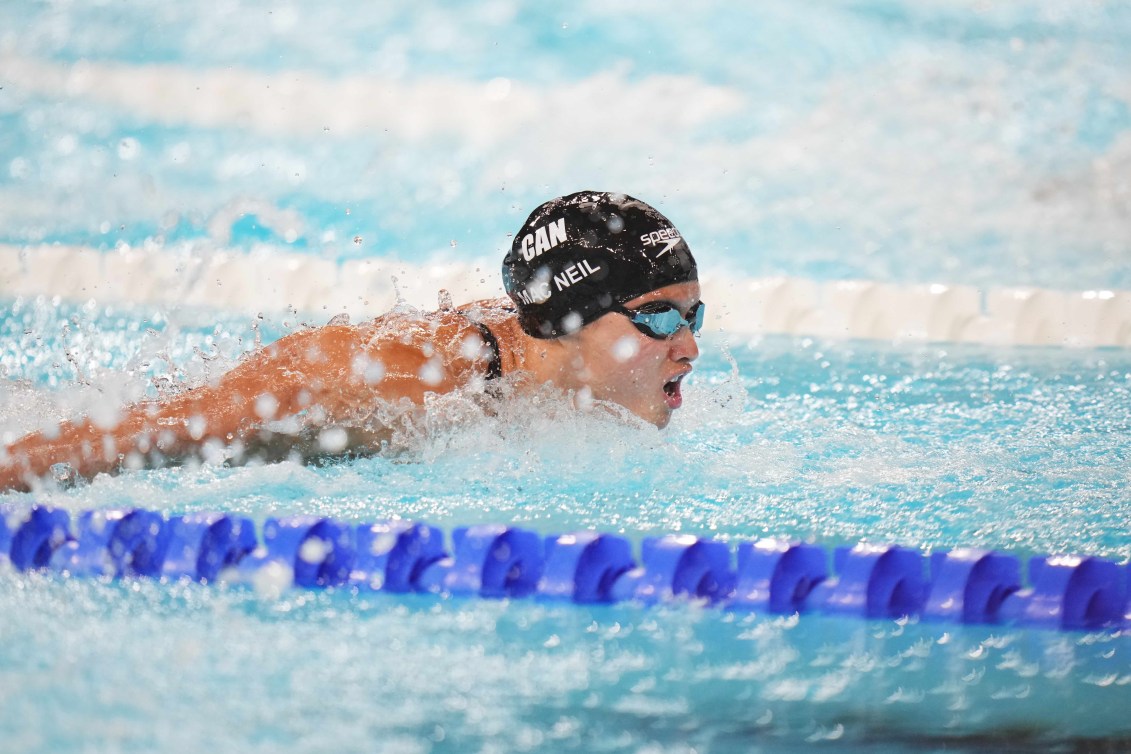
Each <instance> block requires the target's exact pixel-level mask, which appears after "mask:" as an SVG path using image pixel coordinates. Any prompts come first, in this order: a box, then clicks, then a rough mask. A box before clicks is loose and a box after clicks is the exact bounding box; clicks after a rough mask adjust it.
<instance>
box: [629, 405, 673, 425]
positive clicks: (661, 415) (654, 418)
mask: <svg viewBox="0 0 1131 754" xmlns="http://www.w3.org/2000/svg"><path fill="white" fill-rule="evenodd" d="M633 413H635V414H636V415H637V416H639V417H640V418H641V419H643V420H644V421H646V422H648V423H649V424H654V425H655V426H656V429H663V428H664V427H666V426H668V422H670V421H671V420H672V412H671V411H670V410H668V409H667V407H666V406H665V407H662V408H657V409H652V410H651V411H634V412H633Z"/></svg>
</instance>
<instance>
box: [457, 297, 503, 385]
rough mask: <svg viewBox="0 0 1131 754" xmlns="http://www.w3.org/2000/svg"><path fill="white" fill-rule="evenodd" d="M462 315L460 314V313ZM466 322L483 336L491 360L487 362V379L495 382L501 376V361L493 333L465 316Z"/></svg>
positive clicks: (480, 323)
mask: <svg viewBox="0 0 1131 754" xmlns="http://www.w3.org/2000/svg"><path fill="white" fill-rule="evenodd" d="M461 313H462V312H461ZM463 316H465V317H467V321H468V322H470V323H471V324H473V325H475V326H476V327H477V328H479V334H480V335H481V336H483V342H484V343H486V344H487V348H489V349H491V358H490V360H489V361H488V362H487V379H489V380H497V379H499V378H500V377H502V376H503V359H502V357H501V356H500V355H499V341H498V340H497V339H496V338H495V333H493V332H491V328H489V327H487V325H485V324H483V323H482V322H476V321H475V320H473V319H472V318H471V317H468V316H467V315H466V314H464V315H463Z"/></svg>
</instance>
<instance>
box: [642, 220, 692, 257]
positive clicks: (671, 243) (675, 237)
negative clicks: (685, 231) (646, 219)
mask: <svg viewBox="0 0 1131 754" xmlns="http://www.w3.org/2000/svg"><path fill="white" fill-rule="evenodd" d="M682 240H683V239H682V238H681V237H680V235H679V231H678V230H676V229H675V228H661V229H660V230H654V231H652V232H651V233H645V234H644V235H642V236H640V243H642V244H644V245H645V246H659V245H660V244H663V245H664V248H662V249H660V251H659V252H658V253H657V254H656V258H657V259H659V258H660V257H662V256H663V255H664V254H667V253H668V252H669V251H671V250H672V249H674V248H675V247H676V245H677V244H678V243H679V242H680V241H682Z"/></svg>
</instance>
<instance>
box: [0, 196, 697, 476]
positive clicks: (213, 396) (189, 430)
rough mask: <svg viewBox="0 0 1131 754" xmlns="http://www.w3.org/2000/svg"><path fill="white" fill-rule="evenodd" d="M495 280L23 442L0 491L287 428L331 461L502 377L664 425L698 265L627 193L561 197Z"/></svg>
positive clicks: (242, 444)
mask: <svg viewBox="0 0 1131 754" xmlns="http://www.w3.org/2000/svg"><path fill="white" fill-rule="evenodd" d="M502 273H503V286H504V288H505V290H506V293H507V295H508V296H509V300H507V299H499V300H497V301H479V302H475V303H471V304H467V305H464V306H460V307H454V308H453V307H451V306H450V304H448V305H444V304H443V303H442V304H441V308H440V309H439V310H438V311H435V312H430V313H427V314H414V313H406V312H404V311H402V310H398V309H394V310H393V311H392V312H390V313H388V314H385V315H382V316H380V317H378V318H376V319H375V320H373V321H371V322H367V323H364V324H360V325H349V324H344V325H343V324H335V323H333V322H331V324H328V325H326V326H323V327H319V328H314V329H309V330H303V331H298V332H293V333H290V334H288V335H286V336H284V337H282V338H280V339H279V340H277V341H275V342H274V343H272V344H270V345H267V346H265V347H263V348H260V349H258V350H256V351H254V352H252V353H251V354H249V355H248V356H247V357H246V358H245V359H244V360H243V361H241V362H240V363H239V364H237V365H236V366H235V367H234V368H232V369H231V370H230V371H229V372H227V373H225V374H224V375H223V376H221V377H220V378H219V379H218V380H216V381H214V382H213V383H211V384H207V385H203V386H200V387H197V388H194V389H191V390H187V391H185V392H183V393H180V394H177V395H174V396H171V397H166V398H162V399H159V400H156V401H146V402H142V403H138V404H135V405H132V406H129V407H127V408H126V409H124V411H123V412H122V414H121V417H120V420H119V421H118V423H117V425H116V426H112V427H106V426H99V425H98V424H97V423H95V422H94V421H92V420H90V419H85V420H80V421H78V422H64V423H62V424H61V425H60V426H59V427H58V429H57V430H56V431H50V432H37V433H34V434H31V435H28V436H26V437H23V438H21V439H19V440H17V441H16V442H14V443H13V444H11V445H8V446H6V447H5V448H4V449H3V452H0V490H4V489H11V490H29V489H31V488H32V486H33V485H35V484H37V483H38V480H39V479H41V478H43V477H45V476H48V475H51V474H52V473H55V474H56V475H59V472H58V468H60V467H56V464H64V466H63V467H62V468H65V469H67V472H66V473H67V474H73V475H77V476H79V477H83V478H87V479H89V478H92V477H94V476H95V475H97V474H99V473H113V472H116V471H118V470H119V469H121V468H123V467H138V466H144V465H151V466H152V465H160V464H162V463H168V462H170V461H177V460H182V459H186V458H193V457H196V456H200V455H201V454H202V453H204V451H205V450H206V449H208V448H209V447H211V448H213V449H216V448H219V449H220V450H221V452H222V453H223V452H224V451H225V449H226V450H227V451H229V452H228V453H227V455H228V456H231V455H243V454H246V453H247V452H248V449H249V448H257V447H270V445H271V442H272V440H274V439H277V437H278V435H279V434H280V433H283V434H286V433H287V432H288V430H281V429H280V427H288V426H290V427H292V428H293V426H295V425H301V426H306V427H315V428H320V431H321V432H322V433H323V434H322V435H321V436H322V437H325V436H326V435H325V434H324V433H325V430H326V429H331V430H337V433H336V435H334V437H336V438H337V439H336V441H335V442H334V443H332V444H333V446H334V448H333V449H334V450H336V451H353V452H361V453H364V452H375V451H377V450H378V449H379V448H380V441H381V438H382V437H383V435H382V433H381V431H380V430H381V428H380V427H377V428H374V426H373V421H372V419H373V417H374V416H375V415H380V412H375V407H380V406H398V405H399V406H404V405H408V406H421V405H423V403H424V401H425V398H426V396H428V395H429V394H444V393H451V392H454V391H457V390H468V389H470V390H477V391H478V392H480V393H483V394H486V395H488V396H489V395H490V394H491V390H490V388H491V385H492V381H494V380H498V379H499V378H503V377H506V378H508V379H509V380H510V383H511V384H513V385H514V386H515V389H517V390H523V389H531V388H535V387H537V386H541V385H546V384H549V385H552V386H554V387H556V388H557V389H559V390H561V391H565V392H566V393H572V394H573V395H585V396H587V397H588V399H590V400H592V401H596V402H607V403H611V404H616V405H619V406H621V407H623V408H624V409H627V410H628V411H629V412H631V413H632V414H634V415H636V416H637V417H639V418H640V419H642V420H644V421H646V422H648V423H651V424H654V425H655V426H657V427H661V428H662V427H664V426H666V425H667V424H668V422H669V420H670V419H671V415H672V412H673V411H675V410H676V409H678V408H679V407H680V405H681V404H682V402H683V397H682V393H681V389H680V383H681V381H682V380H683V379H684V378H685V377H686V376H687V375H688V373H690V372H691V362H692V361H694V360H695V358H696V357H697V356H698V355H699V349H698V346H697V344H696V341H695V338H694V337H693V336H694V335H695V334H696V333H698V332H699V329H700V327H702V324H703V315H704V310H703V302H702V301H701V300H700V288H699V282H698V274H697V270H696V265H695V260H694V258H693V257H692V256H691V251H690V250H689V249H688V246H687V243H686V242H685V241H684V240H683V238H682V237H681V236H680V234H679V232H678V231H677V230H676V229H675V227H674V226H673V225H672V224H671V222H670V221H668V219H667V218H665V217H664V216H663V215H661V214H660V213H659V212H658V211H656V209H655V208H653V207H651V206H649V205H647V204H645V203H644V202H641V201H639V200H637V199H634V198H632V197H630V196H626V195H624V194H613V193H603V192H593V191H584V192H580V193H576V194H571V195H569V196H564V197H559V198H557V199H553V200H551V201H549V202H546V203H545V204H543V205H541V206H539V207H538V208H537V209H535V210H534V212H533V213H531V215H530V217H529V218H528V219H527V220H526V223H525V224H524V225H523V226H522V227H521V228H520V229H519V231H518V233H516V234H515V237H514V242H513V244H512V246H511V249H510V251H509V252H508V253H507V255H506V256H505V258H504V259H503V267H502ZM288 422H290V424H288ZM289 431H290V432H291V433H292V434H293V433H294V430H293V429H291V430H289ZM323 448H325V443H323ZM233 449H236V450H237V451H238V452H236V453H234V454H233V453H231V452H230V451H232V450H233ZM222 457H223V456H222ZM53 467H55V469H56V470H55V472H53Z"/></svg>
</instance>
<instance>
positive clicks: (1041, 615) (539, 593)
mask: <svg viewBox="0 0 1131 754" xmlns="http://www.w3.org/2000/svg"><path fill="white" fill-rule="evenodd" d="M2 561H8V562H9V563H10V564H11V566H12V567H14V568H16V569H18V570H21V571H26V570H47V571H53V572H56V573H60V574H63V575H67V576H94V577H110V578H121V577H126V578H130V577H144V578H158V579H168V580H177V579H191V580H194V581H200V582H205V583H206V582H210V581H214V580H216V579H217V578H219V577H220V576H221V574H222V573H224V572H225V571H227V572H228V573H229V574H232V575H233V577H234V579H235V580H237V581H251V580H252V578H253V577H254V576H255V574H256V573H257V572H259V571H260V569H263V568H265V567H267V566H272V567H278V566H282V567H284V568H286V569H287V572H288V573H291V574H293V583H294V585H295V586H298V587H303V588H325V587H345V588H355V589H359V590H374V591H387V592H395V593H405V592H425V593H437V594H451V595H460V596H480V597H494V598H499V597H509V598H521V597H534V598H541V599H549V600H569V601H573V602H579V603H612V602H620V601H626V600H631V601H635V602H638V603H644V604H652V603H657V602H667V601H671V600H677V599H684V600H686V599H693V600H700V601H703V602H705V603H707V604H711V605H715V606H718V607H721V608H724V609H729V610H745V611H761V612H766V613H779V614H792V613H795V612H796V613H806V612H817V613H825V614H832V615H848V616H856V617H861V618H871V619H876V618H889V619H890V618H899V617H903V616H909V617H913V616H917V617H919V618H920V619H922V620H925V621H943V622H950V623H967V624H991V625H1021V626H1030V627H1039V628H1049V629H1060V630H1099V629H1114V630H1131V589H1129V582H1131V564H1125V565H1117V564H1115V563H1113V562H1111V561H1108V560H1104V559H1101V558H1094V557H1078V556H1069V555H1056V556H1046V555H1038V556H1034V557H1032V558H1030V559H1029V562H1028V567H1027V569H1025V571H1026V573H1025V578H1024V579H1023V576H1022V565H1021V561H1020V560H1019V559H1018V558H1017V557H1015V556H1012V555H1008V554H1004V553H1000V552H994V551H988V550H980V549H973V548H961V549H955V550H950V551H945V552H934V553H932V554H931V555H930V557H924V556H923V554H922V553H921V552H919V551H918V550H916V549H910V548H905V547H899V546H880V545H874V544H858V545H855V546H844V547H836V548H834V549H833V551H832V553H831V566H832V567H831V569H830V553H829V552H827V551H826V550H825V549H824V548H822V547H820V546H819V545H815V544H810V543H805V542H791V541H784V540H776V539H763V540H759V541H757V542H740V543H739V544H738V545H737V546H736V547H734V548H732V547H731V546H730V545H728V544H726V543H724V542H719V541H716V540H711V539H703V538H699V537H695V536H691V535H682V534H681V535H673V534H669V535H666V536H662V537H649V538H646V539H644V541H643V543H642V545H641V548H640V559H639V561H637V559H636V558H635V556H634V554H633V549H632V545H631V544H630V543H629V541H628V540H627V539H625V538H624V537H621V536H617V535H614V534H602V533H599V532H594V531H582V532H576V533H572V534H556V535H550V536H545V537H544V536H542V535H539V534H537V533H535V532H532V531H529V530H526V529H521V528H518V527H513V526H506V525H503V524H484V525H479V526H470V527H458V528H456V529H454V530H452V532H451V538H450V541H449V542H445V540H444V533H443V532H442V531H441V530H440V529H438V528H436V527H434V526H429V525H427V524H423V523H415V522H409V521H386V522H380V523H364V524H349V523H343V522H341V521H336V520H334V519H331V518H323V517H318V516H290V517H283V518H269V519H267V520H266V521H265V522H264V524H263V526H262V538H259V537H258V536H257V531H256V526H255V524H254V522H252V520H251V519H249V518H245V517H241V516H236V515H232V514H228V513H222V512H216V513H191V514H187V515H180V516H171V517H167V516H165V515H162V514H160V513H155V512H153V511H147V510H141V509H107V510H94V511H85V512H82V513H80V514H78V516H77V517H76V520H75V521H74V522H73V526H72V520H71V516H70V515H69V514H68V513H67V512H66V511H62V510H57V509H52V508H48V507H44V506H39V505H34V506H32V507H30V508H28V509H16V508H0V562H2ZM1025 582H1027V583H1025Z"/></svg>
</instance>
